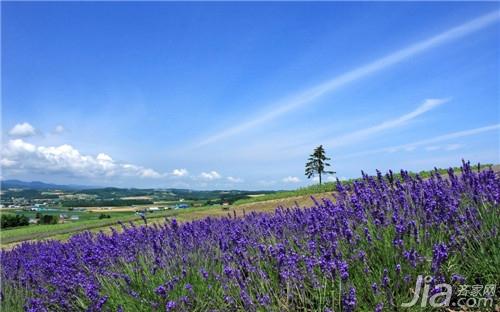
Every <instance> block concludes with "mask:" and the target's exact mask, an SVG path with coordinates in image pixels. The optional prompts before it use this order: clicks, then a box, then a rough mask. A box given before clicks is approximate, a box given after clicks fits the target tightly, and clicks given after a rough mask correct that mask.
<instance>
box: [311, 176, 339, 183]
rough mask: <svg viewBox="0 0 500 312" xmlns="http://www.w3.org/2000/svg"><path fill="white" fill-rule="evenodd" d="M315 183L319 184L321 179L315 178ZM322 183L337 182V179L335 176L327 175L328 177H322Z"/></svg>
mask: <svg viewBox="0 0 500 312" xmlns="http://www.w3.org/2000/svg"><path fill="white" fill-rule="evenodd" d="M313 181H314V182H319V177H318V176H315V177H314V178H313ZM321 181H322V182H335V181H337V179H336V178H335V176H333V175H326V176H322V177H321Z"/></svg>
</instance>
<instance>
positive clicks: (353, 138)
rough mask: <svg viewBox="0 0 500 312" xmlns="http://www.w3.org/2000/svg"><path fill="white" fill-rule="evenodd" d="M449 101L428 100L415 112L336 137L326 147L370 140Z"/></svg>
mask: <svg viewBox="0 0 500 312" xmlns="http://www.w3.org/2000/svg"><path fill="white" fill-rule="evenodd" d="M448 101H449V100H448V99H427V100H425V101H424V102H423V103H422V104H421V105H420V106H418V107H417V108H416V109H415V110H413V111H411V112H409V113H407V114H404V115H402V116H399V117H397V118H395V119H391V120H387V121H384V122H382V123H379V124H378V125H375V126H372V127H368V128H364V129H360V130H356V131H353V132H351V133H348V134H345V135H342V136H339V137H336V138H334V139H332V140H330V142H329V143H328V144H325V145H328V147H330V148H332V147H338V146H342V145H348V144H352V143H355V142H357V141H360V140H363V139H366V138H368V137H370V136H372V135H374V134H376V133H378V132H381V131H384V130H388V129H392V128H396V127H400V126H403V125H405V124H407V123H408V122H410V121H412V120H413V119H415V118H417V117H418V116H420V115H422V114H424V113H426V112H428V111H430V110H432V109H434V108H436V107H438V106H440V105H442V104H444V103H446V102H448Z"/></svg>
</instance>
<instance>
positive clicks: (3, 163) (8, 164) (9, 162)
mask: <svg viewBox="0 0 500 312" xmlns="http://www.w3.org/2000/svg"><path fill="white" fill-rule="evenodd" d="M15 164H17V162H16V161H14V160H10V159H7V158H2V159H0V165H1V166H2V167H12V166H14V165H15Z"/></svg>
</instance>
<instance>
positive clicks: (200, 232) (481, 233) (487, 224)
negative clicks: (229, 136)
mask: <svg viewBox="0 0 500 312" xmlns="http://www.w3.org/2000/svg"><path fill="white" fill-rule="evenodd" d="M499 208H500V177H499V176H498V175H496V174H495V173H494V172H493V171H491V170H484V171H480V172H479V171H478V170H476V169H475V168H474V169H472V168H471V167H470V166H469V165H468V164H464V165H463V167H462V174H459V175H455V174H454V173H453V171H451V170H450V172H449V175H446V176H441V175H439V174H438V173H435V174H434V175H433V176H432V177H431V178H430V179H425V180H424V179H421V178H419V177H418V176H417V177H411V176H409V175H408V174H407V173H406V172H401V176H399V175H398V176H397V177H396V176H395V175H393V174H392V173H388V174H386V175H382V174H379V175H378V176H376V177H369V176H366V175H364V177H363V180H361V181H357V182H354V183H353V184H352V185H342V184H341V183H338V185H337V193H336V194H335V200H334V201H331V200H327V199H323V200H321V199H318V200H317V202H316V205H315V206H313V207H308V208H303V207H301V208H300V207H296V208H277V209H276V211H275V213H274V214H264V213H259V214H258V213H251V214H250V213H249V214H247V215H246V216H245V217H244V218H234V217H231V216H228V217H226V218H219V219H213V218H206V219H203V220H200V221H193V222H189V223H184V224H178V223H177V222H176V221H175V220H173V221H169V222H167V223H165V224H163V225H161V226H157V225H154V226H149V227H136V226H130V225H124V226H123V227H124V228H123V231H121V232H118V231H113V233H112V235H106V234H103V233H101V234H91V233H89V232H87V233H82V234H78V235H75V236H73V237H71V238H70V239H69V240H68V241H67V242H60V241H47V242H39V243H25V244H22V245H20V246H18V247H16V248H14V249H13V250H10V251H2V252H1V278H2V282H1V286H2V301H1V307H2V311H22V310H26V311H421V310H425V309H429V310H431V308H430V307H426V308H422V307H421V306H420V305H418V304H417V305H415V306H413V307H409V308H403V307H401V304H402V303H406V302H410V301H411V300H412V298H413V297H414V288H415V283H416V281H417V277H418V275H423V276H432V279H430V289H431V290H430V293H431V294H432V293H434V292H436V291H438V289H433V287H432V286H433V285H437V284H439V283H442V282H447V283H450V284H451V285H452V286H453V287H454V289H456V288H458V286H459V285H460V284H469V285H472V284H480V285H486V284H496V282H497V281H498V278H499V277H500V269H499V265H500V252H499V250H500V241H499V238H498V225H499V221H500V214H499ZM494 296H495V294H494V293H493V295H492V297H494ZM456 299H457V293H456V292H454V294H453V298H452V299H451V301H452V302H454V301H455V300H456ZM493 299H494V298H493Z"/></svg>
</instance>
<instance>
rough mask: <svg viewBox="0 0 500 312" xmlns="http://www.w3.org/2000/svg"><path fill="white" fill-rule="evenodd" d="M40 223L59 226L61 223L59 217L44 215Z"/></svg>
mask: <svg viewBox="0 0 500 312" xmlns="http://www.w3.org/2000/svg"><path fill="white" fill-rule="evenodd" d="M38 222H39V223H40V224H57V223H58V222H59V216H56V215H43V216H42V217H41V218H40V220H39V221H38Z"/></svg>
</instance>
